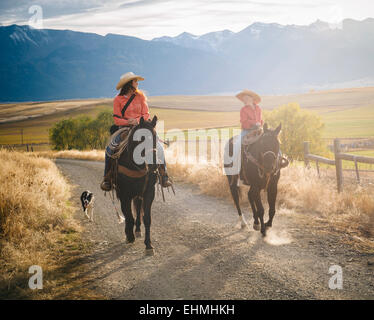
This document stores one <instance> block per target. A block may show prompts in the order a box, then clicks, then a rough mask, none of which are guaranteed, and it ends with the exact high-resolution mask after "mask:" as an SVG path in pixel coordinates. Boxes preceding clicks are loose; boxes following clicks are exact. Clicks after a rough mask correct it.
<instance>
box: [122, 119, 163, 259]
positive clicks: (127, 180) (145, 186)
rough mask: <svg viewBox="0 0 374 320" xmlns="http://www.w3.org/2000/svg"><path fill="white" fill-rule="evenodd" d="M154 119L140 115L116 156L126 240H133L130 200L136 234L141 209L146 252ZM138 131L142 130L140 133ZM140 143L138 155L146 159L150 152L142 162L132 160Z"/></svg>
mask: <svg viewBox="0 0 374 320" xmlns="http://www.w3.org/2000/svg"><path fill="white" fill-rule="evenodd" d="M156 122H157V117H156V116H155V117H154V118H153V119H152V121H145V120H144V119H143V118H141V119H140V122H139V124H138V125H137V126H135V127H133V128H132V129H131V130H130V132H129V136H128V143H127V146H126V148H125V150H124V152H123V153H122V154H121V156H120V158H119V160H118V175H117V187H118V189H117V197H118V198H119V199H120V202H121V209H122V212H123V214H124V216H125V234H126V239H127V242H129V243H131V242H134V241H135V235H134V217H133V213H132V209H131V202H132V201H133V202H134V205H135V208H136V230H135V231H136V235H137V236H140V224H141V210H143V212H144V217H143V221H144V226H145V239H144V243H145V246H146V253H147V254H153V247H152V244H151V207H152V203H153V200H154V198H155V184H156V182H157V164H156V139H157V136H156V130H155V126H156ZM142 129H143V130H142ZM139 130H141V131H139ZM140 132H141V134H139V133H140ZM147 140H148V141H147ZM146 142H148V143H146ZM141 143H143V146H144V148H143V147H142V149H143V151H142V152H140V153H139V152H138V155H140V154H141V155H142V156H143V157H144V159H147V158H146V156H145V155H146V154H150V155H151V157H150V159H151V161H148V162H147V161H144V162H143V163H139V161H135V158H136V157H135V154H136V148H137V147H138V146H139V145H140V144H141ZM139 147H141V146H139ZM139 150H140V149H139Z"/></svg>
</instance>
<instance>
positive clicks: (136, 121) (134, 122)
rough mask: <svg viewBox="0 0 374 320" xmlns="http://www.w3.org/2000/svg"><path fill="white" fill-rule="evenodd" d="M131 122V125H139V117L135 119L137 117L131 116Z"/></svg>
mask: <svg viewBox="0 0 374 320" xmlns="http://www.w3.org/2000/svg"><path fill="white" fill-rule="evenodd" d="M129 124H130V125H134V126H135V125H137V124H138V120H137V119H135V118H131V119H129Z"/></svg>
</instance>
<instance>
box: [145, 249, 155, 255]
mask: <svg viewBox="0 0 374 320" xmlns="http://www.w3.org/2000/svg"><path fill="white" fill-rule="evenodd" d="M145 255H146V256H154V255H155V250H154V249H153V248H150V249H145Z"/></svg>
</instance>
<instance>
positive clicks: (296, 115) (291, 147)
mask: <svg viewBox="0 0 374 320" xmlns="http://www.w3.org/2000/svg"><path fill="white" fill-rule="evenodd" d="M264 119H265V122H267V123H268V124H269V125H270V127H273V128H275V127H277V126H278V125H279V123H282V131H281V134H280V140H281V142H282V145H281V150H282V152H283V153H285V154H286V155H287V156H288V157H289V158H290V159H293V160H302V159H303V154H304V151H303V142H304V141H309V143H310V152H312V153H315V154H326V152H327V149H326V146H325V144H324V142H323V140H322V133H323V128H324V124H323V123H322V120H321V118H320V117H319V116H317V115H316V114H314V113H312V112H309V111H307V110H303V109H301V108H300V106H299V104H297V103H290V104H287V105H284V106H281V107H279V108H276V109H274V110H272V111H264Z"/></svg>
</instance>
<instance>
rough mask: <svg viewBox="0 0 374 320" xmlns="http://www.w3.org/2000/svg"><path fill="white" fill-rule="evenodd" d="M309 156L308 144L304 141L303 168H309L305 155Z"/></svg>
mask: <svg viewBox="0 0 374 320" xmlns="http://www.w3.org/2000/svg"><path fill="white" fill-rule="evenodd" d="M308 154H309V142H308V141H304V163H305V167H307V168H308V167H309V159H308V157H307V155H308Z"/></svg>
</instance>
